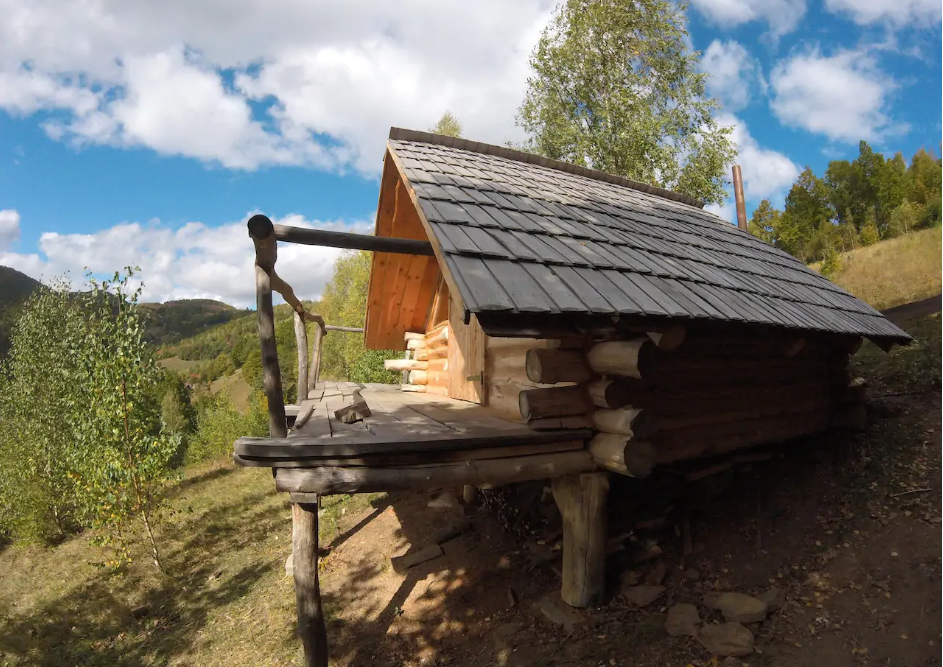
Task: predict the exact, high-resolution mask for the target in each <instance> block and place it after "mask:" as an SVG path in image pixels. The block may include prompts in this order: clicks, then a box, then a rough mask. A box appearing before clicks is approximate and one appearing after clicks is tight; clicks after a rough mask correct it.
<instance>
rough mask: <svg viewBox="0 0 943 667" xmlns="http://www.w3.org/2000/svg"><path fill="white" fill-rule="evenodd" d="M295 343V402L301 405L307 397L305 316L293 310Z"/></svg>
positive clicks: (306, 333)
mask: <svg viewBox="0 0 943 667" xmlns="http://www.w3.org/2000/svg"><path fill="white" fill-rule="evenodd" d="M318 328H320V326H319V327H318ZM295 343H296V345H297V347H298V397H297V399H296V401H295V402H296V403H298V404H299V405H301V402H302V401H304V400H307V398H308V332H307V327H306V325H305V316H304V314H303V313H299V312H298V311H295Z"/></svg>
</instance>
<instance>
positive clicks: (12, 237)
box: [0, 208, 20, 250]
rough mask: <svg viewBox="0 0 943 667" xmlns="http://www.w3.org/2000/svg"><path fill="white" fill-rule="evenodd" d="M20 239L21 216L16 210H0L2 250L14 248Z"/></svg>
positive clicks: (0, 241)
mask: <svg viewBox="0 0 943 667" xmlns="http://www.w3.org/2000/svg"><path fill="white" fill-rule="evenodd" d="M19 238H20V214H19V213H18V212H17V211H16V209H12V208H7V209H3V210H0V250H6V249H7V248H10V247H12V246H13V244H14V243H16V241H17V240H18V239H19Z"/></svg>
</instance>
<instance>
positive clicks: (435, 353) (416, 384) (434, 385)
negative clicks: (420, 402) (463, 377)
mask: <svg viewBox="0 0 943 667" xmlns="http://www.w3.org/2000/svg"><path fill="white" fill-rule="evenodd" d="M405 339H406V349H407V350H408V351H410V352H411V353H412V354H411V356H412V358H411V359H387V360H386V361H384V362H383V365H384V367H385V368H386V369H387V370H389V371H402V372H403V384H402V385H401V389H402V390H403V391H406V392H414V393H423V394H437V395H440V396H448V395H449V374H448V368H449V360H448V349H449V327H448V324H447V323H446V324H444V325H442V326H439V327H436V328H435V329H433V330H432V331H429V332H428V333H419V332H411V331H407V332H406V334H405Z"/></svg>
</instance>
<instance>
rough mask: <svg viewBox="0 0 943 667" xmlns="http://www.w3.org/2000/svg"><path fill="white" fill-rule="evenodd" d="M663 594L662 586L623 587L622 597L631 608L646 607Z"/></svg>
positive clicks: (663, 588)
mask: <svg viewBox="0 0 943 667" xmlns="http://www.w3.org/2000/svg"><path fill="white" fill-rule="evenodd" d="M664 593H665V587H664V586H648V585H645V584H642V585H640V586H623V587H622V597H624V598H625V599H626V602H628V603H629V604H630V605H632V606H633V607H647V606H648V605H650V604H651V603H652V602H654V601H655V600H657V599H658V598H660V597H661V596H662V595H664Z"/></svg>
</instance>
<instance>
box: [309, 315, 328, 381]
mask: <svg viewBox="0 0 943 667" xmlns="http://www.w3.org/2000/svg"><path fill="white" fill-rule="evenodd" d="M324 333H325V331H324V327H322V326H320V325H318V328H317V329H315V330H314V343H313V344H312V349H311V365H310V366H309V367H308V391H311V390H313V389H317V386H318V377H319V376H320V375H321V345H322V343H323V342H324Z"/></svg>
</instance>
